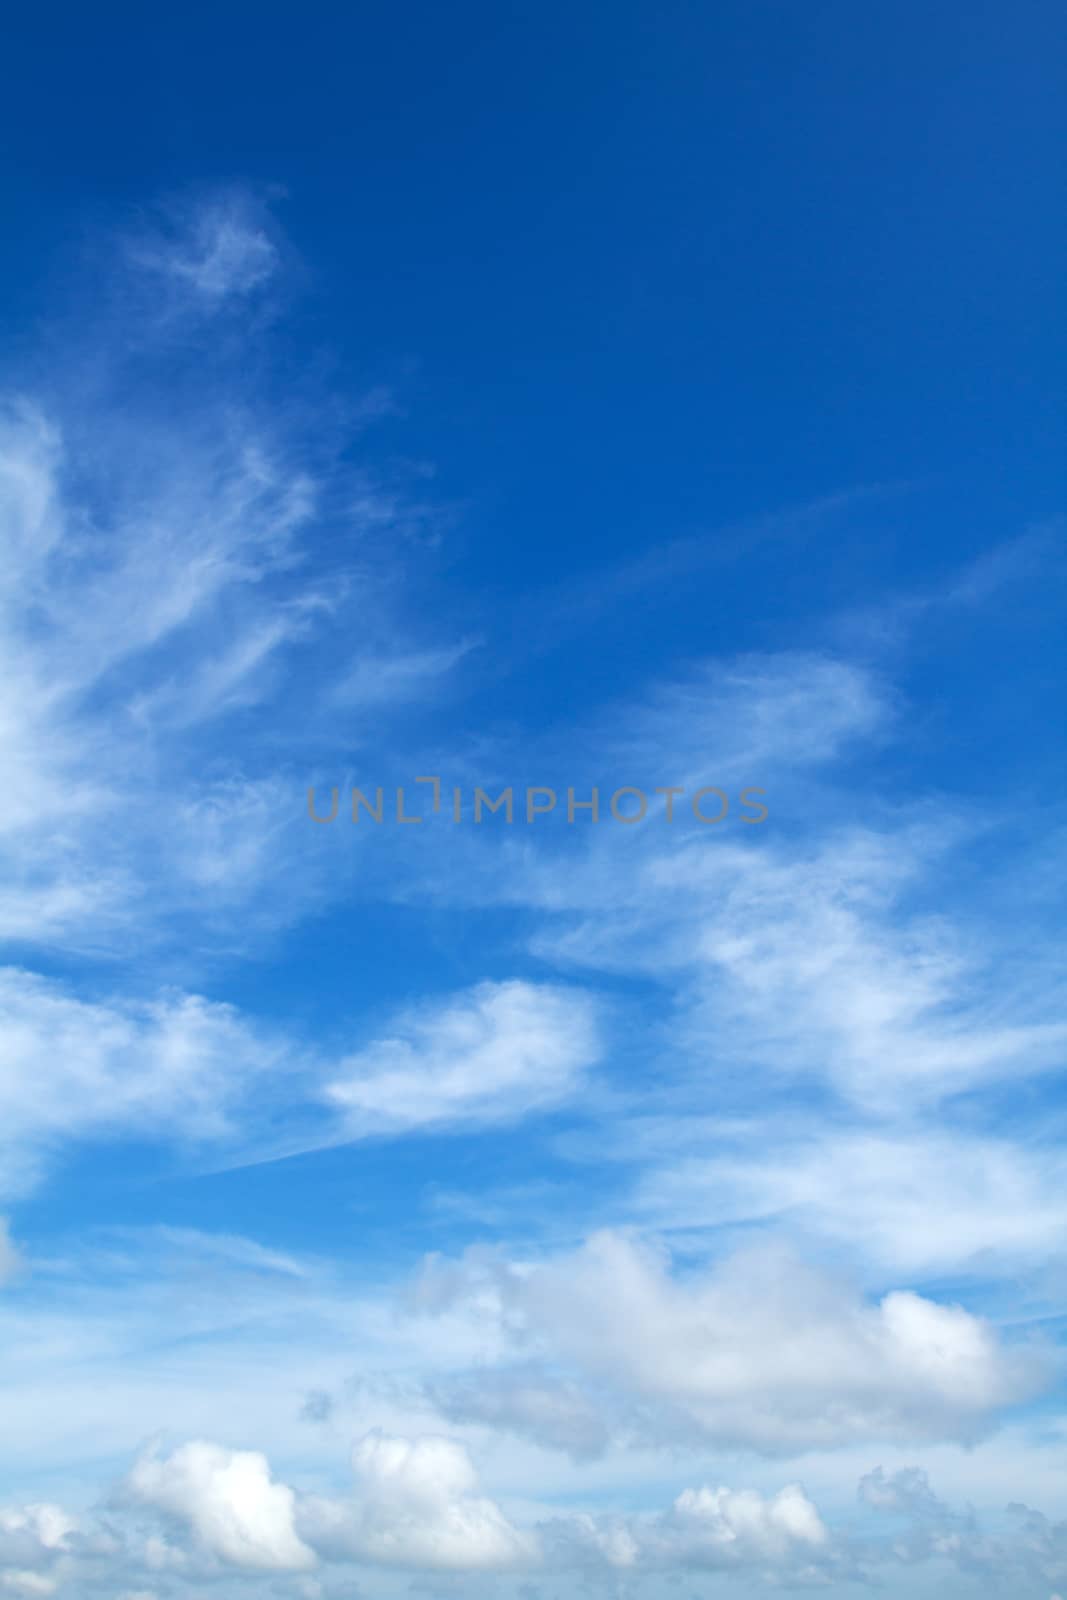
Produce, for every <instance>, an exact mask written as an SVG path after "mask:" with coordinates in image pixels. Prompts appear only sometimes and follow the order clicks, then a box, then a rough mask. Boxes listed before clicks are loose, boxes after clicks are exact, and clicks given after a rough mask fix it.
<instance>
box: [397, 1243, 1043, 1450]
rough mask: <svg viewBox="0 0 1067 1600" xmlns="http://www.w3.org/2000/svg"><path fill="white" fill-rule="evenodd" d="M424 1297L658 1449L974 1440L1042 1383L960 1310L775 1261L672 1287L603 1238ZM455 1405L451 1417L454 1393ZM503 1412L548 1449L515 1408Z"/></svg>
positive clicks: (1023, 1360)
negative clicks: (583, 1395) (607, 1394)
mask: <svg viewBox="0 0 1067 1600" xmlns="http://www.w3.org/2000/svg"><path fill="white" fill-rule="evenodd" d="M416 1293H417V1300H418V1303H421V1304H422V1305H423V1306H424V1307H426V1308H427V1309H428V1310H440V1309H441V1308H442V1307H443V1306H447V1305H451V1306H456V1305H457V1304H459V1305H461V1306H464V1307H465V1308H466V1310H467V1312H468V1314H469V1315H470V1317H471V1319H472V1322H473V1323H474V1325H475V1326H477V1325H478V1322H479V1320H482V1321H486V1320H488V1321H491V1322H492V1323H493V1324H494V1325H495V1326H497V1327H498V1328H503V1329H504V1330H505V1331H507V1332H508V1333H510V1335H511V1336H512V1337H513V1338H514V1339H515V1340H516V1341H517V1342H518V1344H519V1345H520V1346H522V1347H523V1348H525V1349H526V1350H529V1348H530V1347H531V1345H532V1346H533V1347H534V1348H535V1349H536V1350H537V1351H538V1352H539V1354H540V1355H541V1356H542V1357H543V1359H544V1360H545V1361H546V1362H550V1363H552V1364H553V1365H554V1366H556V1367H560V1366H562V1368H563V1369H564V1370H565V1371H566V1370H572V1371H577V1372H578V1373H580V1374H581V1375H582V1376H583V1378H584V1379H587V1380H591V1381H592V1384H593V1385H594V1386H596V1385H599V1386H601V1387H603V1386H608V1388H609V1389H610V1391H612V1392H613V1393H614V1394H615V1396H616V1397H617V1404H618V1410H617V1416H618V1417H619V1418H620V1419H622V1420H623V1421H626V1425H627V1426H629V1427H636V1428H637V1429H638V1431H639V1432H645V1433H646V1434H647V1433H651V1434H652V1436H653V1437H657V1436H658V1437H659V1438H661V1439H662V1438H672V1437H673V1438H675V1439H680V1438H681V1439H684V1438H686V1437H687V1436H688V1437H689V1438H690V1439H692V1438H693V1437H703V1438H706V1439H712V1440H714V1441H715V1442H716V1443H720V1444H731V1445H746V1446H750V1447H753V1448H756V1449H759V1450H763V1451H769V1452H777V1451H783V1450H789V1449H797V1448H804V1447H810V1446H812V1445H815V1444H818V1445H825V1446H833V1445H841V1444H845V1443H849V1442H851V1441H855V1440H860V1439H870V1438H875V1439H879V1438H881V1439H937V1438H963V1439H968V1438H973V1437H974V1436H975V1435H976V1434H978V1433H979V1432H980V1431H982V1429H983V1428H984V1427H985V1426H987V1425H988V1422H989V1420H990V1418H991V1416H993V1415H995V1414H996V1412H997V1411H998V1409H999V1408H1001V1407H1004V1406H1006V1405H1008V1404H1010V1403H1011V1402H1013V1401H1016V1400H1019V1399H1021V1398H1022V1397H1024V1396H1025V1395H1027V1394H1028V1393H1031V1392H1033V1391H1034V1389H1035V1388H1036V1387H1038V1386H1039V1384H1040V1382H1041V1380H1042V1378H1043V1377H1044V1369H1043V1365H1042V1362H1041V1361H1040V1360H1039V1359H1038V1358H1037V1357H1036V1356H1035V1355H1033V1354H1027V1353H1021V1352H1013V1351H1011V1350H1009V1349H1006V1348H1005V1347H1004V1346H1003V1345H1002V1344H1001V1343H1000V1342H999V1340H998V1339H997V1336H996V1334H995V1333H994V1331H993V1329H992V1328H991V1327H990V1326H989V1325H988V1324H986V1323H985V1322H984V1321H982V1319H981V1318H979V1317H975V1316H973V1315H972V1314H971V1313H969V1312H967V1311H965V1310H963V1309H962V1308H961V1307H958V1306H951V1305H942V1304H939V1303H938V1302H936V1301H933V1300H929V1299H925V1298H923V1297H922V1296H920V1295H917V1294H914V1293H911V1292H908V1291H895V1292H892V1293H889V1294H887V1295H885V1296H883V1298H882V1299H881V1300H880V1301H878V1302H876V1303H871V1302H868V1301H867V1300H866V1299H864V1298H863V1297H862V1296H860V1295H858V1294H856V1293H855V1292H854V1291H852V1290H850V1289H849V1288H848V1287H847V1286H846V1285H844V1284H840V1283H838V1282H837V1281H836V1280H834V1279H832V1278H829V1277H827V1276H825V1275H823V1274H822V1273H820V1272H816V1271H814V1270H812V1269H809V1268H805V1267H803V1266H801V1265H800V1264H799V1263H797V1262H796V1261H795V1260H794V1259H792V1258H790V1257H789V1256H787V1255H785V1254H783V1253H782V1252H778V1251H772V1252H752V1253H746V1254H742V1255H739V1256H737V1257H735V1258H733V1259H731V1260H729V1261H727V1262H725V1263H723V1264H721V1265H719V1266H717V1267H716V1268H714V1269H713V1270H711V1271H707V1272H704V1273H701V1274H699V1275H692V1276H689V1277H686V1278H680V1277H678V1276H676V1275H672V1274H671V1273H670V1271H669V1270H668V1267H667V1265H666V1263H665V1262H664V1260H663V1258H662V1257H661V1256H660V1255H659V1254H657V1253H656V1252H654V1251H653V1250H651V1249H650V1248H647V1247H644V1246H641V1245H638V1244H637V1243H635V1242H633V1241H632V1240H630V1239H628V1238H626V1237H624V1236H621V1235H618V1234H614V1233H610V1232H605V1233H602V1234H599V1235H597V1236H595V1237H594V1238H593V1239H591V1240H590V1241H589V1243H588V1244H587V1245H586V1246H585V1247H584V1248H583V1249H582V1250H580V1251H578V1252H577V1253H575V1254H573V1255H570V1256H564V1257H559V1258H555V1259H551V1260H549V1261H547V1262H545V1263H543V1264H540V1265H534V1266H532V1267H527V1268H522V1267H514V1266H510V1265H508V1264H506V1263H502V1262H498V1261H494V1260H493V1259H492V1258H488V1259H486V1258H480V1257H478V1256H477V1255H475V1256H472V1257H469V1258H468V1259H467V1261H466V1262H460V1263H458V1264H451V1265H450V1264H448V1263H442V1262H440V1261H437V1260H431V1261H430V1262H429V1263H428V1264H427V1267H426V1268H425V1270H424V1273H423V1276H422V1279H421V1282H420V1283H419V1285H418V1286H417V1291H416ZM527 1381H528V1380H527V1378H526V1376H525V1375H522V1376H521V1377H520V1388H521V1387H522V1386H524V1385H525V1384H526V1383H527ZM547 1381H548V1380H547V1378H546V1382H547ZM594 1392H595V1390H594ZM449 1403H450V1407H451V1414H452V1415H453V1416H457V1415H459V1414H460V1411H459V1409H458V1408H459V1407H460V1405H461V1393H459V1392H457V1391H455V1390H453V1391H451V1393H450V1396H449ZM635 1408H636V1412H635ZM478 1410H479V1407H478V1406H477V1405H475V1407H474V1412H475V1415H477V1413H478ZM497 1410H498V1415H499V1416H500V1417H501V1419H502V1420H503V1419H504V1418H507V1420H508V1421H509V1422H510V1423H511V1425H512V1427H513V1428H515V1429H516V1431H526V1432H534V1433H536V1434H538V1435H539V1436H541V1437H543V1432H542V1430H541V1428H540V1425H539V1424H538V1423H537V1421H536V1419H533V1422H531V1418H530V1417H529V1414H528V1413H527V1414H526V1415H524V1414H523V1411H522V1410H521V1408H520V1407H519V1406H518V1405H516V1406H513V1407H511V1408H510V1409H508V1408H506V1407H504V1406H502V1405H500V1404H499V1403H498V1407H497ZM635 1416H636V1418H637V1419H638V1420H635ZM627 1419H628V1420H627ZM617 1426H618V1424H617Z"/></svg>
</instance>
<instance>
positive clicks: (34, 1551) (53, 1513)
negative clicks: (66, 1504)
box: [0, 1504, 78, 1596]
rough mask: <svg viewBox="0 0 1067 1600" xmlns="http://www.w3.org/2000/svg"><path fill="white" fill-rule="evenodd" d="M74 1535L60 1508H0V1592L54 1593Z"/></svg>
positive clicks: (71, 1521)
mask: <svg viewBox="0 0 1067 1600" xmlns="http://www.w3.org/2000/svg"><path fill="white" fill-rule="evenodd" d="M77 1532H78V1524H77V1522H76V1521H75V1520H74V1518H72V1517H69V1516H68V1515H67V1513H66V1512H65V1511H63V1510H62V1508H61V1507H59V1506H56V1505H49V1504H39V1505H28V1506H0V1590H3V1591H4V1592H6V1593H10V1594H15V1595H27V1596H34V1595H51V1594H54V1593H55V1591H56V1589H57V1588H59V1586H60V1582H61V1580H62V1578H63V1576H64V1575H65V1573H66V1571H67V1570H68V1566H69V1563H68V1561H67V1559H66V1558H67V1556H68V1552H69V1551H70V1549H71V1544H72V1539H73V1538H74V1536H75V1535H76V1534H77Z"/></svg>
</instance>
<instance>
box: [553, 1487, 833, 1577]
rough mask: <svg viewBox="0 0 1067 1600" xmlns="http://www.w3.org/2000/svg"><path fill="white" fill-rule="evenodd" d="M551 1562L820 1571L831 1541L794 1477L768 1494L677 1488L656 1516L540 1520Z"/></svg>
mask: <svg viewBox="0 0 1067 1600" xmlns="http://www.w3.org/2000/svg"><path fill="white" fill-rule="evenodd" d="M542 1533H543V1538H544V1541H545V1546H546V1551H547V1552H548V1556H549V1559H550V1560H551V1562H552V1564H553V1565H556V1566H562V1567H570V1566H575V1565H584V1566H589V1565H593V1566H595V1565H598V1564H599V1563H601V1562H603V1563H605V1564H606V1565H607V1566H609V1567H615V1568H632V1569H635V1570H645V1571H647V1570H650V1569H652V1570H669V1569H683V1570H694V1569H701V1568H706V1569H714V1570H730V1571H737V1570H741V1569H750V1570H759V1571H763V1572H775V1573H776V1574H778V1575H780V1576H784V1575H785V1574H787V1573H789V1574H792V1575H793V1576H798V1575H799V1574H801V1573H806V1572H809V1571H814V1570H816V1569H822V1570H825V1567H826V1564H827V1563H828V1562H831V1561H832V1560H833V1559H834V1550H833V1545H832V1540H831V1537H830V1534H829V1531H828V1530H827V1528H826V1526H825V1524H824V1523H823V1521H822V1518H821V1517H820V1515H819V1513H818V1511H817V1510H816V1508H815V1506H814V1505H813V1503H812V1502H811V1500H809V1499H808V1497H807V1495H806V1494H805V1493H804V1491H803V1489H801V1488H800V1487H799V1485H797V1484H790V1485H788V1486H787V1487H786V1488H784V1489H781V1490H779V1492H778V1493H777V1494H775V1495H772V1496H770V1497H767V1496H764V1495H762V1494H759V1493H758V1492H757V1491H756V1490H754V1489H729V1488H725V1487H719V1488H715V1489H712V1488H708V1487H706V1486H705V1487H702V1488H698V1489H684V1490H683V1491H682V1493H681V1494H680V1495H678V1497H677V1499H676V1500H675V1501H674V1504H673V1505H672V1506H671V1508H670V1510H669V1511H667V1512H665V1513H662V1514H658V1515H648V1514H644V1515H640V1514H639V1515H634V1516H630V1517H618V1516H605V1515H600V1516H590V1515H588V1514H585V1513H577V1514H574V1515H571V1516H568V1517H561V1518H558V1519H556V1520H555V1521H553V1522H551V1523H546V1524H544V1525H543V1529H542Z"/></svg>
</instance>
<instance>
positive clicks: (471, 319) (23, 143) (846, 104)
mask: <svg viewBox="0 0 1067 1600" xmlns="http://www.w3.org/2000/svg"><path fill="white" fill-rule="evenodd" d="M58 32H61V33H62V36H63V44H62V47H61V48H58V49H57V33H58ZM1062 33H1063V26H1062V14H1061V11H1060V8H1059V7H1058V6H1057V5H1055V4H1053V3H1051V0H1048V3H1046V0H1022V3H1021V4H1020V5H1018V6H1013V7H1011V8H1010V9H1009V8H1006V7H1005V6H1003V5H998V4H995V3H992V0H980V3H978V4H968V5H963V4H949V5H941V6H929V5H924V4H918V3H912V0H903V3H900V4H895V5H893V6H883V7H876V8H871V7H860V6H856V5H853V4H849V3H844V0H831V3H826V4H820V5H817V6H801V5H783V4H781V3H779V4H768V3H766V0H755V3H754V0H717V3H715V4H698V3H689V4H685V3H680V0H665V3H662V4H656V5H649V4H634V3H630V0H624V3H621V4H612V5H610V6H608V5H601V4H593V5H587V6H574V5H570V4H567V5H564V4H557V3H555V0H549V3H547V4H544V3H542V4H538V5H536V6H534V5H517V4H503V5H501V4H472V3H461V4H458V5H450V6H441V5H437V4H433V3H426V4H410V3H409V4H404V5H398V6H391V7H384V6H371V5H366V4H353V5H320V6H312V7H310V8H307V9H306V10H305V11H304V12H302V13H301V15H300V17H299V23H298V22H297V18H296V16H295V14H294V13H293V11H292V8H291V7H285V6H275V5H263V4H255V5H252V4H241V3H235V4H231V5H227V6H222V7H220V6H208V5H203V4H197V3H194V4H190V5H188V6H184V7H182V8H181V9H180V10H175V11H173V12H166V11H163V10H161V9H160V8H158V7H145V6H139V5H128V6H126V5H114V4H112V5H104V6H99V7H93V8H84V7H79V6H55V5H50V6H44V7H41V8H30V7H18V8H15V9H14V10H13V11H12V13H11V15H10V16H9V18H8V20H7V22H6V24H5V39H4V50H3V63H2V65H0V120H2V126H3V138H2V154H0V160H2V162H3V181H4V192H5V206H6V219H5V221H6V227H5V234H6V237H7V241H8V242H7V244H6V247H5V257H6V266H5V268H4V272H3V280H2V281H3V287H4V298H5V302H6V306H7V310H6V313H5V319H4V334H5V342H6V339H8V338H11V337H14V336H16V335H17V330H18V328H19V327H20V325H21V324H22V322H23V319H25V318H26V317H27V316H28V315H30V316H32V314H33V312H34V311H35V310H36V309H39V306H38V304H37V301H36V300H35V290H34V287H33V284H34V281H35V279H36V281H37V283H38V284H39V283H40V276H39V275H40V271H41V267H42V265H43V263H44V262H45V261H46V260H48V259H50V258H52V257H54V255H55V253H56V251H57V249H58V248H59V247H60V246H61V245H69V243H70V235H71V233H72V231H73V232H74V234H75V235H77V233H78V230H79V228H81V227H84V226H91V225H92V223H93V222H94V221H95V220H96V219H98V217H99V216H100V214H101V213H102V212H103V213H105V214H106V215H107V217H108V219H109V220H111V219H113V217H114V215H115V210H116V208H122V207H139V206H141V205H143V204H144V203H145V199H146V196H149V195H151V196H155V195H156V194H158V193H159V192H160V191H165V190H166V189H167V188H168V187H171V186H173V187H176V188H183V187H185V186H188V185H189V184H192V183H204V182H213V181H218V180H220V179H223V180H232V179H237V180H240V181H242V182H252V183H259V184H262V185H265V186H280V187H281V188H282V189H283V190H284V191H285V192H286V199H285V201H284V204H283V205H282V206H281V211H280V214H281V216H282V219H283V221H284V224H285V226H286V228H287V230H288V231H289V232H290V233H291V234H292V236H293V237H295V238H296V239H297V240H298V241H299V243H300V248H301V250H302V251H303V252H304V253H305V254H306V256H307V257H308V258H309V260H310V261H311V262H312V263H313V266H312V268H311V269H309V270H311V271H313V273H314V274H315V276H316V281H315V283H314V285H313V286H312V287H313V289H314V292H315V293H314V297H313V304H314V307H315V309H314V310H312V309H310V307H311V305H312V298H311V297H309V298H308V299H307V300H306V301H305V302H303V303H302V308H300V309H302V313H303V315H304V316H305V317H306V318H311V319H315V318H318V319H320V320H321V321H322V322H323V326H320V327H319V328H318V330H317V331H318V332H319V333H320V334H321V335H322V336H323V338H324V340H325V339H326V328H327V325H328V343H329V346H330V348H331V349H332V350H333V351H334V352H335V355H336V360H337V363H338V367H339V369H340V371H341V372H343V373H347V372H352V371H358V373H359V375H360V378H361V380H366V378H367V376H368V374H370V375H377V376H378V377H379V378H380V379H381V381H388V382H393V381H395V380H396V379H397V377H398V376H399V375H400V374H401V373H405V375H406V386H405V401H406V403H407V405H408V406H409V407H410V415H409V416H408V417H407V418H406V419H405V422H404V428H403V445H402V447H403V449H404V450H405V451H406V452H408V453H410V454H411V455H413V456H418V455H419V454H420V452H421V453H423V454H425V455H426V456H427V457H429V458H430V459H432V460H433V461H434V462H435V463H437V464H438V468H439V478H438V483H439V486H440V487H441V488H442V489H443V490H444V492H445V493H446V494H449V495H456V496H458V497H460V498H462V499H463V500H464V501H465V502H468V501H470V500H471V499H472V498H473V500H474V501H475V511H476V514H475V515H471V516H469V517H468V519H467V522H466V529H467V533H468V537H469V538H470V539H472V540H474V541H476V542H477V559H478V563H479V570H480V573H481V576H482V578H483V580H484V581H485V582H486V583H492V582H493V581H494V579H495V578H498V577H505V578H506V577H507V575H509V574H510V573H511V572H512V571H514V570H516V569H517V570H519V571H520V572H521V573H522V574H523V576H524V577H525V578H527V579H530V580H537V579H545V578H548V577H550V576H552V575H554V574H558V573H559V571H560V569H561V567H562V568H565V569H570V568H575V567H580V566H582V565H584V564H585V563H587V562H592V561H595V560H600V559H603V558H604V557H607V556H610V557H611V558H612V559H614V558H616V557H617V556H618V555H619V554H620V552H622V551H625V549H626V548H627V547H631V546H632V547H635V548H640V547H644V546H645V545H647V544H648V542H649V541H650V539H662V538H664V537H670V536H674V535H676V534H678V533H683V532H685V531H692V530H699V529H703V528H704V527H705V526H706V524H707V521H708V517H709V507H710V506H714V508H715V517H716V519H717V520H718V521H719V522H720V523H721V522H723V521H729V520H730V519H732V518H735V517H745V516H749V515H752V514H754V513H760V512H762V511H765V510H773V509H779V508H781V507H782V506H784V505H790V504H794V503H798V502H806V501H809V500H811V499H813V498H815V497H817V496H819V495H822V494H825V493H830V492H835V491H837V490H840V489H842V488H844V487H853V486H856V485H859V484H872V483H885V482H886V481H893V482H896V481H899V480H901V479H902V478H903V479H907V480H914V479H921V480H927V479H931V478H932V479H934V480H936V481H937V482H938V483H941V484H943V485H945V486H946V487H948V486H951V491H952V493H953V494H954V495H955V496H957V497H963V498H964V499H965V500H966V513H965V515H964V516H961V517H958V518H956V519H954V521H955V523H956V531H955V532H953V533H949V532H946V531H945V530H944V528H942V529H941V530H940V533H939V537H940V538H941V539H943V540H950V541H951V540H958V541H960V542H961V543H964V542H967V541H970V540H971V539H972V538H974V537H975V536H978V537H979V539H980V533H981V529H982V528H984V527H988V526H989V524H990V523H991V522H992V521H994V520H995V519H997V518H998V517H999V518H1003V517H1004V516H1005V514H1006V511H1007V509H1008V508H1009V507H1010V508H1011V513H1012V515H1014V514H1015V513H1016V512H1017V510H1018V497H1017V493H1016V486H1017V485H1018V484H1019V482H1020V481H1021V479H1023V477H1025V482H1026V486H1027V507H1026V510H1027V513H1028V514H1029V515H1033V516H1040V515H1042V514H1046V513H1047V512H1048V511H1050V510H1051V509H1052V508H1053V506H1054V505H1055V504H1056V503H1057V495H1058V491H1059V487H1060V482H1059V479H1060V459H1059V452H1058V441H1059V432H1060V429H1061V427H1062V422H1063V418H1062V415H1061V414H1060V413H1059V412H1058V410H1057V404H1056V394H1057V379H1058V377H1059V374H1060V372H1061V370H1062V358H1063V349H1062V344H1060V345H1059V346H1057V342H1056V340H1055V339H1054V338H1053V337H1051V334H1050V330H1051V329H1053V328H1055V327H1056V326H1058V325H1059V324H1060V323H1061V322H1062V319H1058V318H1057V317H1056V315H1055V311H1056V296H1057V287H1058V284H1059V275H1060V266H1061V260H1062V244H1063V230H1062V214H1061V216H1060V217H1059V218H1057V217H1056V216H1055V215H1052V214H1050V211H1051V206H1052V197H1053V196H1054V195H1055V194H1056V192H1057V180H1058V176H1061V175H1062V151H1063V135H1064V111H1063V96H1062V92H1061V91H1062V87H1063V85H1062V77H1063V73H1062V68H1061V64H1060V63H1061V56H1062V47H1063V39H1062ZM303 331H304V332H306V333H308V334H312V333H314V332H315V331H316V330H315V329H314V328H307V329H305V330H303ZM408 363H410V365H408ZM894 559H895V560H896V561H897V562H898V563H899V565H900V567H901V568H902V569H903V570H904V571H905V572H906V570H907V568H908V565H909V560H910V557H909V554H908V550H907V548H906V543H905V544H903V545H902V546H900V547H897V548H895V549H894Z"/></svg>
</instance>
